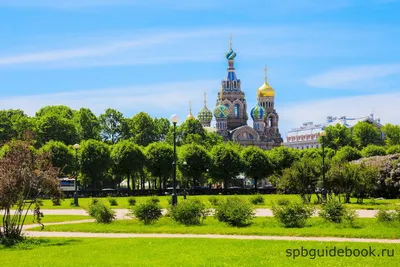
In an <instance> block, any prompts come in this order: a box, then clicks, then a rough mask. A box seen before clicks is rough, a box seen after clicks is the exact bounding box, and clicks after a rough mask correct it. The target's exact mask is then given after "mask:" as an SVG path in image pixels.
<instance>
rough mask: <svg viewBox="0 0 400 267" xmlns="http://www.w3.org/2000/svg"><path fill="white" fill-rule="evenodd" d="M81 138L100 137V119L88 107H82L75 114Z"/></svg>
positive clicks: (96, 138)
mask: <svg viewBox="0 0 400 267" xmlns="http://www.w3.org/2000/svg"><path fill="white" fill-rule="evenodd" d="M74 121H75V125H76V130H77V133H78V136H79V140H88V139H95V140H99V139H100V121H99V119H98V118H97V117H96V115H94V114H93V112H92V111H91V110H90V109H88V108H81V109H80V110H79V111H77V112H76V113H75V114H74Z"/></svg>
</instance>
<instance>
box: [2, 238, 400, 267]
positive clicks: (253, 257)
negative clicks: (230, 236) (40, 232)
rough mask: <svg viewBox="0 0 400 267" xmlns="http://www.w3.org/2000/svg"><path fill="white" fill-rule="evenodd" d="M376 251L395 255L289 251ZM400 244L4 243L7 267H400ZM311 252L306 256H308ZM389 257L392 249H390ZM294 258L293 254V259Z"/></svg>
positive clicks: (208, 241)
mask: <svg viewBox="0 0 400 267" xmlns="http://www.w3.org/2000/svg"><path fill="white" fill-rule="evenodd" d="M334 247H336V249H344V250H345V249H346V248H347V249H358V250H362V249H366V250H369V249H370V248H372V249H375V254H376V255H378V254H381V253H382V250H383V249H385V250H388V251H389V252H390V253H392V252H394V256H393V257H389V256H375V257H373V256H370V257H361V256H360V257H338V256H336V257H331V256H328V257H327V256H325V257H316V258H315V259H311V258H313V257H311V256H306V257H297V258H294V259H293V253H292V256H291V255H290V253H289V251H288V249H289V250H290V249H299V250H301V249H303V250H304V249H308V250H311V251H314V252H312V254H314V253H315V252H316V250H317V249H318V250H319V251H320V253H322V252H323V251H326V250H331V249H334ZM399 251H400V244H372V245H371V244H367V243H335V242H326V243H325V242H322V243H321V242H310V241H272V240H268V241H263V240H226V239H164V238H146V239H144V238H135V239H101V238H98V239H94V238H87V239H71V238H57V239H55V238H54V239H34V240H30V242H27V243H25V244H20V245H17V246H15V247H11V248H2V247H0V257H1V266H4V267H7V266H13V267H14V266H15V267H17V266H52V267H59V266H146V267H147V266H149V267H151V266H157V267H158V266H165V267H168V266H186V267H191V266H229V267H230V266H241V267H247V266H293V265H295V266H307V267H308V266H310V264H312V266H316V267H317V266H324V267H326V266H363V267H365V266H398V263H399V260H400V257H399ZM304 255H305V254H304ZM386 255H387V252H386ZM290 256H291V257H290Z"/></svg>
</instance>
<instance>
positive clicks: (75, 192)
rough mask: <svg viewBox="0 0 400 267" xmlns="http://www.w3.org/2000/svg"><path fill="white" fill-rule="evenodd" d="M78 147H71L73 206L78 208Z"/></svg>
mask: <svg viewBox="0 0 400 267" xmlns="http://www.w3.org/2000/svg"><path fill="white" fill-rule="evenodd" d="M79 147H80V145H79V144H75V145H73V146H72V148H73V149H75V191H74V206H75V207H78V206H79V204H78V149H79Z"/></svg>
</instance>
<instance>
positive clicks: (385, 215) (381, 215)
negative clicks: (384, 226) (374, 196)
mask: <svg viewBox="0 0 400 267" xmlns="http://www.w3.org/2000/svg"><path fill="white" fill-rule="evenodd" d="M375 217H376V218H377V219H378V222H393V221H394V219H395V213H394V212H391V211H387V210H379V211H378V213H377V214H376V215H375Z"/></svg>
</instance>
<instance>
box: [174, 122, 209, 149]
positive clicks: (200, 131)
mask: <svg viewBox="0 0 400 267" xmlns="http://www.w3.org/2000/svg"><path fill="white" fill-rule="evenodd" d="M177 132H178V134H177V138H178V140H180V141H181V142H182V143H183V144H186V143H187V140H186V139H187V137H188V136H190V135H193V134H197V135H199V136H200V137H201V139H202V140H204V139H205V137H206V131H205V130H204V128H203V125H201V123H200V121H198V120H186V121H184V122H183V123H182V124H181V125H180V126H179V127H178V131H177Z"/></svg>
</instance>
